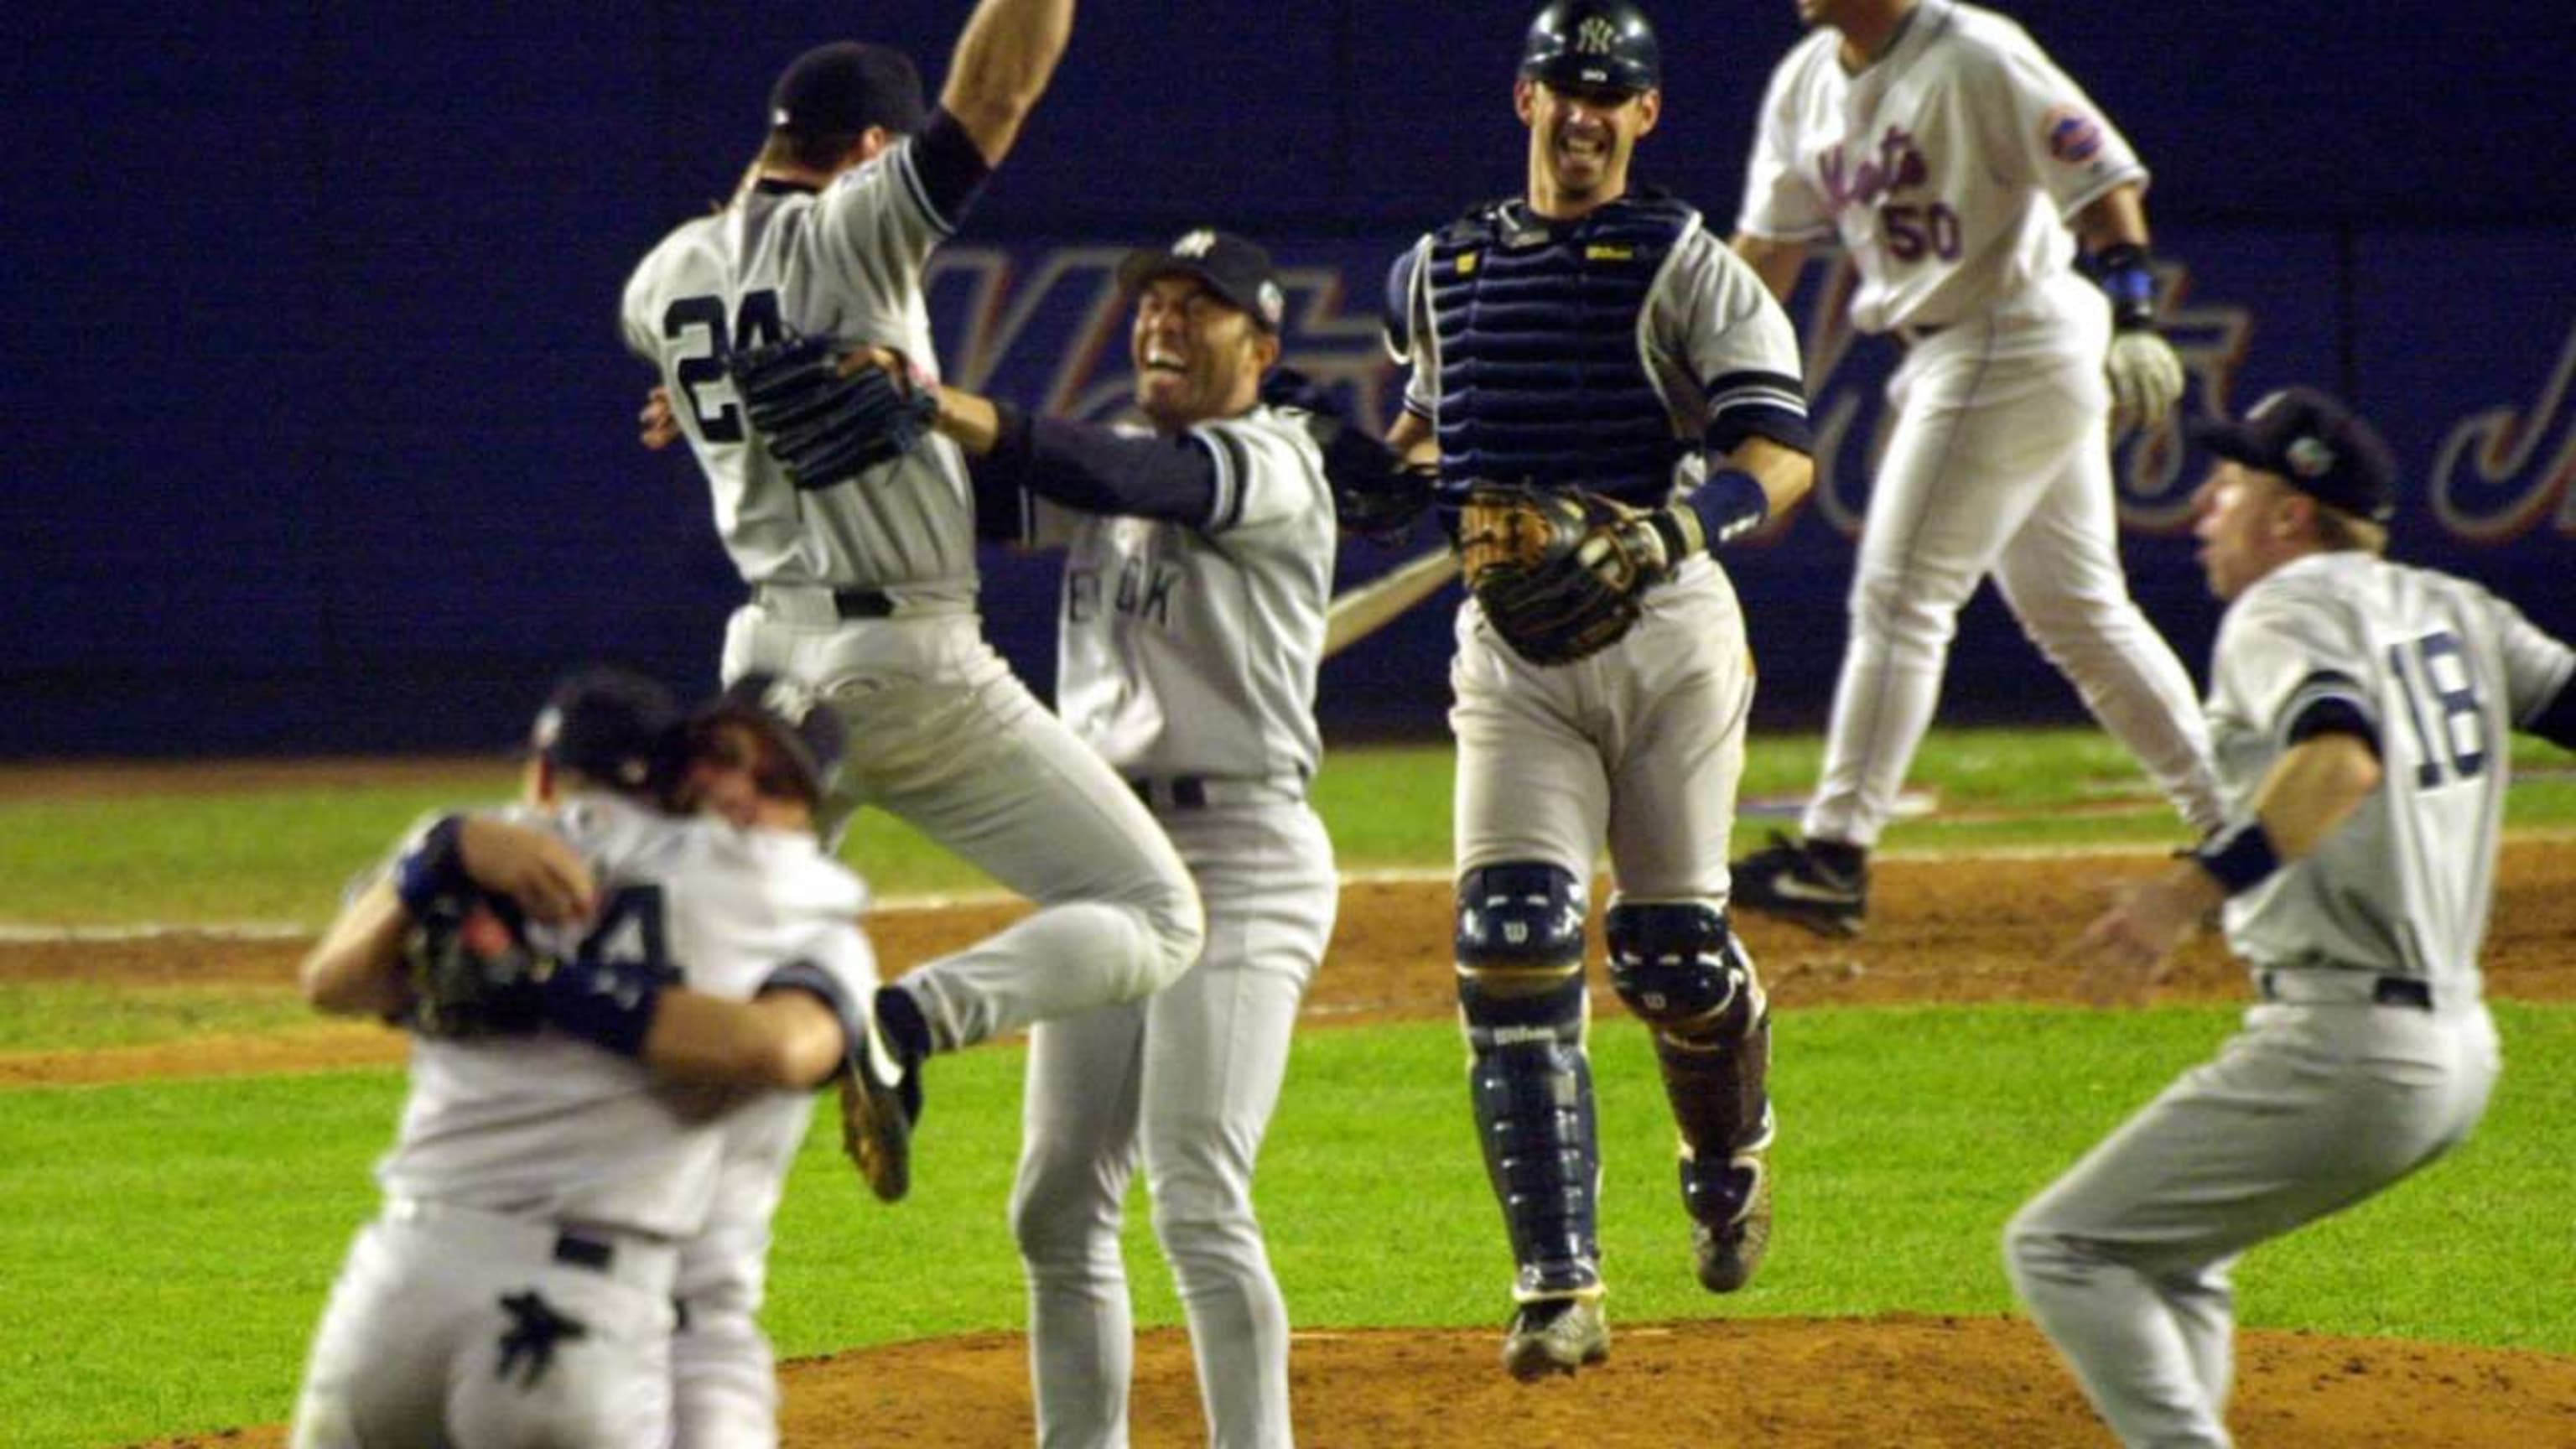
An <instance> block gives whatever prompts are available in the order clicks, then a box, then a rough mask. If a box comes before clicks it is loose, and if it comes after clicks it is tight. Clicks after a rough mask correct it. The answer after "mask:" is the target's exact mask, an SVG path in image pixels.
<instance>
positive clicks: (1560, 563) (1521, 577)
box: [1458, 483, 1660, 664]
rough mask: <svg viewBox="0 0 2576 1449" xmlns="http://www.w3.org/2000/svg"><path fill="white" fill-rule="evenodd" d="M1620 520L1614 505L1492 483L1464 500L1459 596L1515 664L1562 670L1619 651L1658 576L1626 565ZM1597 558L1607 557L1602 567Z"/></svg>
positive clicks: (1636, 564) (1585, 497)
mask: <svg viewBox="0 0 2576 1449" xmlns="http://www.w3.org/2000/svg"><path fill="white" fill-rule="evenodd" d="M1624 517H1625V515H1624V513H1623V511H1622V510H1621V509H1620V508H1619V507H1618V505H1616V504H1614V503H1611V502H1609V501H1608V500H1607V499H1600V498H1594V497H1591V496H1589V495H1587V494H1582V493H1573V492H1554V491H1550V490H1547V489H1541V488H1531V487H1526V486H1523V485H1519V484H1496V483H1479V484H1476V485H1475V486H1474V487H1472V488H1471V489H1469V490H1468V493H1467V502H1466V505H1465V507H1464V508H1463V509H1461V510H1460V512H1459V517H1458V557H1459V562H1460V564H1461V566H1462V568H1463V571H1464V572H1465V574H1466V577H1467V588H1468V591H1469V592H1471V593H1473V594H1474V595H1475V596H1476V602H1477V604H1478V605H1480V606H1481V607H1482V608H1483V609H1484V611H1485V618H1486V620H1487V621H1488V622H1490V623H1491V624H1492V625H1493V626H1494V628H1495V630H1496V631H1497V632H1499V633H1500V634H1501V635H1502V636H1503V639H1504V640H1505V642H1507V643H1509V644H1510V645H1511V646H1512V649H1513V650H1514V651H1515V652H1516V653H1518V654H1519V655H1520V656H1521V657H1522V658H1523V659H1526V660H1528V661H1529V662H1531V663H1532V664H1571V663H1573V662H1574V661H1575V660H1578V659H1582V658H1586V657H1588V656H1590V655H1593V654H1597V653H1599V652H1600V651H1602V650H1604V649H1607V648H1609V647H1610V646H1611V645H1613V644H1615V643H1617V642H1619V640H1620V638H1621V637H1622V636H1624V635H1626V634H1627V632H1628V630H1629V628H1630V627H1631V626H1633V625H1634V624H1635V623H1636V622H1637V614H1638V609H1637V594H1638V592H1639V591H1640V590H1642V589H1643V588H1644V587H1645V586H1646V585H1647V584H1649V583H1651V582H1653V581H1654V580H1655V579H1656V578H1657V577H1660V572H1659V570H1657V569H1656V568H1653V567H1648V566H1644V565H1643V564H1642V562H1632V561H1630V560H1628V559H1627V557H1626V555H1625V552H1624V550H1622V549H1621V540H1622V539H1623V537H1624V535H1623V534H1622V532H1621V531H1620V529H1619V524H1620V523H1621V522H1622V520H1623V518H1624ZM1587 545H1589V547H1587ZM1605 550H1608V551H1610V552H1612V553H1614V554H1615V555H1616V557H1602V555H1603V554H1604V552H1605ZM1612 565H1616V566H1612Z"/></svg>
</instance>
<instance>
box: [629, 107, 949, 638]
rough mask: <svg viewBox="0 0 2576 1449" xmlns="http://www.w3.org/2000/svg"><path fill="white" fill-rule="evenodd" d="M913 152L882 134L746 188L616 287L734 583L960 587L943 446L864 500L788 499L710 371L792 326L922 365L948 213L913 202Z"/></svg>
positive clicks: (775, 468)
mask: <svg viewBox="0 0 2576 1449" xmlns="http://www.w3.org/2000/svg"><path fill="white" fill-rule="evenodd" d="M914 150H915V147H914V143H912V142H910V141H903V142H898V143H896V144H895V145H894V146H893V147H892V148H891V149H890V150H888V151H886V152H885V153H884V154H883V155H881V156H879V157H878V158H877V159H875V160H873V161H870V162H867V163H865V164H864V165H861V166H858V167H856V168H854V169H852V170H849V171H846V172H844V173H842V174H841V176H840V177H839V178H838V179H836V180H835V181H834V182H833V183H832V184H831V185H830V186H828V187H826V188H824V189H823V190H821V191H819V192H818V191H814V190H809V189H804V188H798V187H789V186H781V185H772V184H770V183H766V182H764V183H760V184H758V185H755V186H753V187H752V188H751V189H750V190H749V191H748V192H747V194H745V195H744V196H743V197H742V198H741V199H740V200H738V201H737V202H736V203H735V204H734V205H732V206H730V207H728V208H726V209H725V210H724V211H722V212H719V213H717V214H715V215H712V216H706V217H700V218H698V219H696V220H693V221H690V222H687V223H684V224H683V225H681V226H680V227H679V229H678V230H676V231H674V232H672V233H671V235H670V236H669V237H668V238H666V239H665V240H664V241H663V243H662V244H661V245H660V246H659V247H657V248H655V249H654V250H653V252H652V253H651V254H650V255H648V256H647V257H646V258H645V259H644V262H643V263H642V265H641V266H639V267H638V268H637V269H636V272H635V275H634V277H633V279H632V280H631V281H629V283H628V284H627V290H626V298H625V305H624V326H625V333H626V342H627V345H628V346H629V347H630V348H632V349H634V350H635V351H636V352H637V353H638V354H639V355H641V356H643V357H645V358H646V359H647V360H648V361H650V362H652V363H653V365H654V366H655V367H656V368H657V369H659V370H660V372H661V374H662V384H663V386H664V387H665V388H667V389H668V390H669V392H670V397H671V408H672V414H673V418H674V420H675V421H677V422H678V424H679V426H680V431H681V434H682V436H684V437H686V438H687V439H688V441H689V447H690V449H691V450H692V451H693V452H694V453H695V454H696V456H697V459H698V463H699V465H700V467H701V468H702V469H703V470H704V471H705V473H706V476H707V479H708V481H709V483H710V485H711V487H712V488H713V491H714V500H715V509H716V526H717V529H718V531H719V532H720V533H721V534H722V535H723V537H724V542H725V547H726V549H727V551H728V552H730V553H731V554H732V555H733V560H734V564H735V566H736V567H737V568H738V569H740V570H741V572H742V576H743V579H744V581H745V582H747V583H753V584H762V583H788V584H793V583H814V582H833V583H844V584H846V583H852V582H867V583H917V582H932V581H947V582H951V583H953V584H957V585H958V586H959V587H960V590H961V594H960V596H961V597H962V596H964V595H967V594H971V592H972V576H973V549H972V515H971V513H970V511H969V510H968V509H967V508H966V506H965V502H964V499H965V492H964V484H963V481H962V480H963V478H964V472H963V465H962V463H961V462H960V461H959V460H958V459H957V457H956V456H955V452H954V448H953V446H952V445H951V444H949V443H947V442H946V441H945V440H937V441H934V442H933V443H932V444H931V445H930V446H929V447H927V448H924V449H921V450H918V451H915V452H913V453H909V454H907V455H905V456H903V457H900V458H897V459H895V460H893V461H892V462H890V463H888V464H885V465H884V468H885V469H886V470H887V471H886V473H885V474H884V475H883V476H880V477H874V478H871V479H870V480H869V485H870V491H869V493H868V495H867V497H866V498H865V499H864V500H862V499H861V498H860V497H859V496H858V494H857V492H856V491H855V490H852V489H847V488H844V489H832V490H823V491H820V492H818V493H816V494H815V495H814V496H812V497H809V498H805V499H802V500H800V499H799V497H798V495H797V490H796V488H795V485H794V483H793V482H792V481H791V480H790V478H789V476H788V474H787V473H786V472H785V470H784V469H782V468H781V467H780V466H779V464H778V461H777V459H775V458H773V457H772V456H770V454H769V452H768V450H767V449H765V448H763V447H761V446H760V445H759V440H758V439H757V438H756V437H754V436H753V435H752V433H751V430H750V428H749V427H748V425H747V424H746V422H745V420H744V417H743V409H742V402H741V399H740V398H739V397H738V396H737V395H736V393H735V390H734V387H733V384H732V383H731V382H730V381H729V380H728V379H727V378H726V377H725V371H724V362H723V359H724V357H725V355H726V354H727V353H728V352H732V351H736V350H741V349H747V348H752V347H757V346H761V345H763V344H765V343H770V342H775V341H777V340H778V339H779V338H780V337H782V336H784V335H787V334H788V333H790V332H798V333H829V334H833V335H838V336H852V337H865V338H868V339H870V340H872V341H875V342H878V343H879V344H881V345H884V346H888V347H893V348H897V349H898V350H900V351H902V352H903V353H904V355H905V356H906V357H907V358H909V359H910V360H911V361H912V362H913V363H914V364H915V365H916V366H918V367H920V368H921V369H923V370H924V371H925V372H926V373H929V374H931V375H934V376H935V375H936V372H937V366H938V364H937V359H936V357H935V355H934V353H933V351H932V344H931V336H930V316H929V311H928V308H927V306H926V305H925V304H924V302H923V300H922V294H921V277H922V270H923V268H924V267H925V266H926V265H927V264H928V261H929V256H930V252H931V248H932V247H933V246H935V245H936V244H937V243H938V242H939V241H940V240H941V239H943V238H944V237H946V236H947V234H948V227H949V223H948V221H947V220H946V219H945V218H942V217H940V216H938V215H937V213H935V212H934V211H933V210H931V208H930V206H929V203H928V202H927V201H926V200H924V199H923V192H922V184H921V182H920V180H919V179H918V176H917V174H916V172H915V169H914V168H915V164H916V163H915V161H914ZM809 522H810V523H811V524H812V525H813V528H812V532H811V534H810V535H809V534H808V531H807V525H808V524H809Z"/></svg>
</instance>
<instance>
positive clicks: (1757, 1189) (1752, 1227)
mask: <svg viewBox="0 0 2576 1449" xmlns="http://www.w3.org/2000/svg"><path fill="white" fill-rule="evenodd" d="M1735 1165H1736V1166H1737V1167H1738V1168H1739V1169H1741V1168H1747V1167H1749V1168H1751V1169H1752V1172H1753V1189H1752V1191H1751V1193H1750V1194H1748V1195H1747V1200H1746V1202H1745V1204H1744V1210H1743V1211H1742V1212H1740V1213H1738V1214H1736V1215H1735V1217H1734V1218H1733V1219H1731V1220H1729V1221H1727V1222H1725V1223H1722V1224H1720V1225H1718V1226H1716V1227H1711V1226H1709V1225H1708V1224H1706V1223H1703V1222H1699V1221H1697V1220H1693V1221H1692V1223H1691V1257H1692V1258H1693V1259H1694V1260H1695V1261H1696V1266H1697V1268H1698V1270H1699V1285H1700V1286H1701V1287H1703V1288H1705V1289H1707V1290H1708V1291H1709V1292H1711V1293H1732V1292H1734V1291H1735V1290H1737V1289H1739V1288H1741V1287H1743V1286H1744V1285H1745V1284H1747V1283H1750V1282H1752V1281H1753V1270H1754V1269H1756V1268H1759V1267H1761V1266H1762V1254H1763V1253H1764V1251H1765V1250H1767V1249H1768V1248H1769V1247H1770V1246H1771V1167H1770V1164H1769V1163H1768V1162H1766V1161H1765V1160H1764V1159H1763V1158H1762V1157H1761V1156H1760V1155H1758V1154H1746V1155H1744V1156H1740V1157H1738V1158H1736V1159H1735Z"/></svg>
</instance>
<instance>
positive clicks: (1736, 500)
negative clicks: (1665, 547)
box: [1675, 468, 1771, 562]
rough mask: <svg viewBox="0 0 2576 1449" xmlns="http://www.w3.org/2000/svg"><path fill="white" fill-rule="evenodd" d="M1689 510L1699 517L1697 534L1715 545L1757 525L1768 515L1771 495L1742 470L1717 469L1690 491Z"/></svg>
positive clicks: (1755, 479) (1750, 530)
mask: <svg viewBox="0 0 2576 1449" xmlns="http://www.w3.org/2000/svg"><path fill="white" fill-rule="evenodd" d="M1690 510H1691V512H1692V513H1693V514H1694V515H1696V516H1697V517H1698V519H1699V529H1700V535H1701V536H1702V537H1703V538H1705V539H1706V540H1707V542H1708V546H1709V547H1710V548H1715V547H1717V546H1718V545H1719V544H1722V543H1726V542H1728V541H1730V540H1732V539H1734V538H1735V537H1736V536H1737V535H1739V534H1744V533H1750V532H1752V531H1753V530H1754V529H1757V528H1760V527H1761V526H1762V521H1763V520H1764V519H1766V518H1769V517H1770V516H1771V495H1769V494H1767V493H1765V492H1763V491H1762V483H1761V480H1759V479H1757V478H1755V477H1754V476H1753V475H1752V474H1750V473H1747V472H1745V471H1744V470H1743V469H1741V468H1720V469H1718V470H1717V471H1716V472H1714V473H1711V474H1709V475H1708V481H1706V482H1704V483H1702V484H1700V485H1699V488H1698V489H1697V490H1696V491H1695V492H1693V493H1692V494H1691V496H1690ZM1675 561H1676V562H1678V561H1679V560H1678V559H1676V560H1675Z"/></svg>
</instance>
